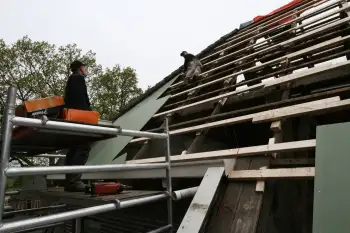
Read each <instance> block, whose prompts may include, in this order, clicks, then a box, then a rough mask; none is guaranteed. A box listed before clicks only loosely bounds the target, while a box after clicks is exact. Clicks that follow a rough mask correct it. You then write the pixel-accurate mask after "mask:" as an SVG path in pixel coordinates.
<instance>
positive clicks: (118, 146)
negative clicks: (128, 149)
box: [86, 77, 176, 165]
mask: <svg viewBox="0 0 350 233" xmlns="http://www.w3.org/2000/svg"><path fill="white" fill-rule="evenodd" d="M175 80H176V77H175V78H174V79H172V80H171V81H169V82H168V83H167V84H165V85H164V86H162V87H161V88H159V89H158V90H157V91H155V92H154V93H153V94H152V95H150V96H149V97H148V98H146V99H144V100H143V101H142V102H140V103H138V104H137V105H136V106H134V107H133V108H132V109H130V110H129V111H128V112H127V113H125V114H124V115H122V116H121V117H119V118H118V119H117V120H116V121H115V122H113V124H114V125H119V126H120V127H122V128H125V129H131V130H141V129H142V127H143V126H144V125H145V124H146V123H147V122H148V121H149V119H151V117H153V115H154V114H155V113H156V112H157V111H158V110H159V108H160V107H161V106H163V104H164V103H165V102H166V101H167V100H168V98H169V96H167V97H163V98H161V99H158V98H159V96H161V95H162V94H163V93H164V91H166V90H167V89H168V87H169V86H170V85H171V84H172V83H173V82H174V81H175ZM131 139H132V137H124V136H123V137H116V138H111V139H107V140H104V141H99V142H96V143H95V144H94V145H93V146H92V149H91V151H90V155H89V159H88V161H87V163H86V164H87V165H97V164H111V163H124V162H125V159H126V155H123V156H120V157H119V158H117V159H116V160H114V158H115V156H116V155H118V154H119V152H120V151H121V150H122V149H123V148H124V147H125V146H126V145H127V144H128V143H129V142H130V140H131ZM113 160H114V161H113Z"/></svg>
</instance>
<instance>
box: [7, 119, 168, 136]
mask: <svg viewBox="0 0 350 233" xmlns="http://www.w3.org/2000/svg"><path fill="white" fill-rule="evenodd" d="M11 121H12V124H14V125H18V126H27V127H38V128H46V129H58V130H66V131H74V132H81V133H100V134H109V135H121V136H132V137H148V138H153V139H165V138H167V137H168V135H166V134H163V133H150V132H141V131H135V130H128V129H121V128H118V127H114V128H113V127H107V126H96V125H85V124H77V123H70V122H62V121H52V120H48V121H46V120H42V119H34V118H25V117H13V118H12V119H11Z"/></svg>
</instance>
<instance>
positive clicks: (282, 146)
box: [127, 139, 316, 164]
mask: <svg viewBox="0 0 350 233" xmlns="http://www.w3.org/2000/svg"><path fill="white" fill-rule="evenodd" d="M315 146H316V139H311V140H304V141H295V142H284V143H277V144H272V145H261V146H251V147H242V148H235V149H228V150H217V151H208V152H201V153H193V154H185V155H175V156H171V161H172V162H185V161H196V160H207V159H209V160H213V159H229V158H234V157H235V156H238V157H242V156H255V155H264V154H271V153H273V152H287V151H297V150H308V149H313V148H315ZM159 162H164V158H163V157H158V158H150V159H140V160H130V161H127V164H139V163H159Z"/></svg>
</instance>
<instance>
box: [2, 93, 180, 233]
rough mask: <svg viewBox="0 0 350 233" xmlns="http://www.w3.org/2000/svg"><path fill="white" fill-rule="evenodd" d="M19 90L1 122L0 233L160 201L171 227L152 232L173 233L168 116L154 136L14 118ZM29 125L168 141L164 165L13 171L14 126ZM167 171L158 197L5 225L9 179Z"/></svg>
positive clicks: (9, 98)
mask: <svg viewBox="0 0 350 233" xmlns="http://www.w3.org/2000/svg"><path fill="white" fill-rule="evenodd" d="M16 94H17V89H16V88H14V87H10V88H8V92H7V100H6V106H5V110H4V115H3V122H2V128H1V130H2V132H1V137H2V150H1V157H0V162H1V167H0V169H1V172H0V233H10V232H16V231H21V230H27V229H33V228H37V227H44V226H47V225H50V224H55V223H60V222H64V221H67V220H73V219H76V221H77V222H80V221H79V220H80V218H82V217H85V216H89V215H95V214H100V213H104V212H107V211H113V210H117V209H123V208H128V207H133V206H136V205H141V204H146V203H151V202H155V201H160V200H167V207H168V225H166V226H163V227H161V228H158V229H155V230H154V231H151V232H164V231H167V232H171V231H172V228H173V216H172V182H171V159H170V158H171V152H170V136H169V122H168V118H167V117H165V124H164V125H165V131H164V133H151V132H142V131H134V130H127V129H121V128H119V127H106V126H103V127H101V126H93V125H84V124H75V123H70V122H61V121H60V122H58V121H52V120H47V118H46V119H45V118H43V119H31V118H24V117H17V116H15V104H16ZM15 125H17V126H26V127H38V128H46V129H59V130H68V131H75V132H89V133H102V134H109V135H116V136H117V135H120V136H133V137H148V138H152V139H165V141H166V151H165V163H159V164H132V165H130V164H117V165H90V166H57V167H35V168H33V167H26V168H10V167H9V159H10V154H11V138H12V130H13V127H14V126H15ZM159 168H164V169H165V170H166V191H165V192H163V193H160V194H157V195H153V196H148V197H141V198H137V199H132V200H126V201H120V200H118V199H116V200H115V202H114V203H108V204H104V205H98V206H94V207H88V208H81V209H77V210H72V211H66V212H63V213H58V214H53V215H48V216H42V217H37V218H31V219H26V220H19V221H14V222H9V223H3V221H2V219H3V216H4V207H3V206H4V201H5V195H7V194H6V182H7V177H15V176H28V175H50V174H62V173H64V174H69V173H81V172H87V173H95V172H100V171H105V172H112V171H131V170H142V169H159Z"/></svg>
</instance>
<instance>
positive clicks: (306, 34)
mask: <svg viewBox="0 0 350 233" xmlns="http://www.w3.org/2000/svg"><path fill="white" fill-rule="evenodd" d="M349 21H350V17H347V18H344V19H341V20H338V21H336V22H333V23H330V24H328V25H325V26H323V27H320V28H317V29H315V30H312V31H309V32H307V33H305V34H302V35H300V36H297V37H293V38H291V39H289V40H287V41H283V42H281V43H280V44H277V45H273V46H272V47H268V48H266V49H264V50H262V51H266V52H267V51H269V50H271V48H274V47H276V48H277V47H280V46H287V45H290V44H292V43H294V42H296V41H298V40H301V39H304V38H307V37H308V36H311V35H314V34H317V33H320V32H322V31H325V30H329V29H331V28H333V27H335V26H339V25H341V24H344V23H347V22H349ZM317 49H319V47H317ZM262 51H259V52H256V53H253V54H249V55H248V56H245V57H243V58H240V59H238V60H235V61H232V62H229V63H226V64H225V65H222V66H219V67H216V68H214V69H211V70H209V71H207V72H204V73H202V75H205V74H207V73H209V72H212V71H215V70H217V69H220V68H223V67H225V66H227V65H230V64H233V63H236V62H238V61H240V60H246V59H250V58H252V57H253V56H255V55H257V54H259V53H261V52H262ZM302 51H304V50H301V51H298V56H300V55H301V54H302ZM305 51H306V52H308V53H309V52H310V50H309V49H308V48H307V49H305ZM288 56H289V57H290V56H292V54H289V55H288ZM286 58H287V56H283V57H280V58H277V59H274V60H271V61H268V62H266V63H264V64H261V65H257V66H254V67H251V68H248V69H246V70H243V71H239V72H237V73H234V74H230V75H227V76H225V77H222V78H218V79H215V80H213V81H210V82H207V83H204V84H202V85H198V86H196V87H193V88H190V89H187V90H185V91H182V92H180V93H177V94H175V95H172V96H171V97H170V98H173V97H176V96H179V95H183V94H185V93H187V92H190V91H193V90H195V89H197V88H202V87H204V86H208V85H211V84H214V83H217V82H221V81H223V80H225V79H228V78H231V77H234V76H238V75H240V74H243V73H246V72H248V71H253V70H255V69H257V68H261V67H263V66H266V65H269V64H273V63H276V62H278V61H282V60H284V59H286Z"/></svg>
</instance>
